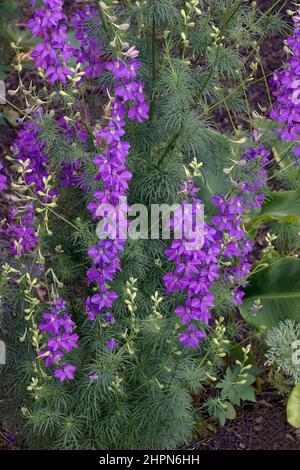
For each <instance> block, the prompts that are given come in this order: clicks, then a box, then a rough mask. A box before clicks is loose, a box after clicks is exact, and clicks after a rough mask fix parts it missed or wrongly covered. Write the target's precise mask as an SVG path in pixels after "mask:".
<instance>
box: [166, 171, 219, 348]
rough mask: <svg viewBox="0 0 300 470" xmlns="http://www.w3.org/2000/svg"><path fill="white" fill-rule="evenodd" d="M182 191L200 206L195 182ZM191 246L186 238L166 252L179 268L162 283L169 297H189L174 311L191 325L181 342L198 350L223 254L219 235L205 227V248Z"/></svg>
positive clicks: (212, 303) (205, 225)
mask: <svg viewBox="0 0 300 470" xmlns="http://www.w3.org/2000/svg"><path fill="white" fill-rule="evenodd" d="M182 189H183V190H184V191H185V192H186V193H187V194H188V195H189V196H191V197H192V200H193V203H192V204H193V206H196V205H197V204H199V203H200V201H199V200H198V199H197V198H195V197H194V195H195V192H197V188H195V186H194V184H193V181H192V180H189V182H188V184H186V185H184V187H183V188H182ZM185 203H186V201H183V203H182V205H184V204H185ZM190 222H191V223H192V221H190ZM190 242H191V240H187V239H186V237H183V238H182V239H179V240H174V241H173V242H172V244H171V246H170V247H169V248H167V250H166V251H165V254H166V256H167V258H168V260H169V261H170V262H172V263H175V264H176V268H175V270H174V271H173V272H171V273H168V274H165V276H164V278H163V281H164V285H165V288H166V292H167V293H171V292H175V291H183V292H185V293H186V295H187V300H186V302H185V304H184V305H180V306H178V307H177V308H176V309H175V313H176V315H178V316H179V317H181V321H182V324H183V325H185V326H186V325H188V327H187V330H186V331H185V332H184V333H182V334H180V336H179V341H180V342H181V343H183V344H184V345H185V346H186V347H187V348H190V347H193V348H197V347H199V340H201V339H202V338H203V337H204V335H205V334H204V331H203V328H202V325H204V324H207V323H208V322H209V320H210V318H211V312H210V310H211V308H212V307H213V306H214V296H213V294H212V292H211V285H212V283H213V281H215V280H216V279H217V278H218V275H219V266H218V256H219V254H220V252H221V241H220V240H218V237H217V231H216V230H215V229H214V228H213V227H212V226H209V225H208V224H206V223H204V244H203V246H202V248H201V249H198V248H196V249H191V246H190ZM195 324H196V325H197V326H195ZM199 324H200V327H199Z"/></svg>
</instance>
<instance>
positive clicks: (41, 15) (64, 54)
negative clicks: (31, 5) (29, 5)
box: [28, 0, 73, 83]
mask: <svg viewBox="0 0 300 470" xmlns="http://www.w3.org/2000/svg"><path fill="white" fill-rule="evenodd" d="M63 4H64V2H63V0H43V6H44V8H39V9H37V10H36V11H35V12H34V16H33V18H31V19H30V20H29V21H28V26H29V28H30V29H31V31H32V34H33V36H35V37H39V36H41V37H42V38H43V40H42V42H40V43H39V44H38V45H37V46H36V47H35V48H34V50H33V51H32V53H31V55H32V57H33V59H34V60H35V65H36V67H41V68H42V69H44V71H45V74H46V77H47V79H48V80H49V82H51V83H58V82H60V83H66V81H67V76H68V75H70V74H71V70H70V68H69V67H68V66H67V64H66V62H67V61H68V60H69V59H71V57H72V56H73V46H72V44H71V43H70V42H69V39H68V31H67V26H66V24H65V22H66V20H67V17H66V15H65V14H64V13H63Z"/></svg>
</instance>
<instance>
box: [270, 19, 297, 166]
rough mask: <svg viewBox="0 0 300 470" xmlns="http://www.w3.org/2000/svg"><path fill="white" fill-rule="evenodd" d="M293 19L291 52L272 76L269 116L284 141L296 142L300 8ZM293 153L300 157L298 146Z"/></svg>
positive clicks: (289, 43) (289, 45)
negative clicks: (277, 124)
mask: <svg viewBox="0 0 300 470" xmlns="http://www.w3.org/2000/svg"><path fill="white" fill-rule="evenodd" d="M293 20H294V31H293V35H292V36H290V37H289V38H288V39H287V46H288V48H289V50H290V52H291V54H290V56H289V58H288V61H287V64H286V67H285V68H284V69H283V70H282V71H279V72H276V73H275V74H274V75H273V77H272V86H273V94H274V96H275V98H276V102H275V103H274V108H273V110H272V112H271V113H270V116H271V119H274V120H276V121H278V123H279V126H278V128H277V133H278V134H279V136H280V137H281V139H282V140H283V141H286V142H297V141H298V140H299V132H300V106H299V105H300V10H298V11H297V14H296V15H294V16H293ZM294 155H295V157H296V158H299V157H300V150H299V146H295V147H294Z"/></svg>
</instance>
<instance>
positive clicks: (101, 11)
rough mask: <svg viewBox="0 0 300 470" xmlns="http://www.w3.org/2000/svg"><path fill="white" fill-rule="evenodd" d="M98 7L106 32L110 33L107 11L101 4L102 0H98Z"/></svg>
mask: <svg viewBox="0 0 300 470" xmlns="http://www.w3.org/2000/svg"><path fill="white" fill-rule="evenodd" d="M96 8H97V10H98V13H99V16H100V18H101V21H102V26H103V29H104V31H105V32H106V33H108V24H107V19H106V16H105V13H104V11H103V8H102V7H101V5H100V0H96Z"/></svg>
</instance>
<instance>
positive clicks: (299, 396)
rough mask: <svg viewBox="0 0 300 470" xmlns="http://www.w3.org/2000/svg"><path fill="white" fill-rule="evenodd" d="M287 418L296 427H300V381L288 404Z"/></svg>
mask: <svg viewBox="0 0 300 470" xmlns="http://www.w3.org/2000/svg"><path fill="white" fill-rule="evenodd" d="M286 414H287V420H288V422H289V424H290V425H291V426H293V427H294V428H300V382H299V383H298V384H297V385H295V387H294V389H293V390H292V393H291V394H290V397H289V400H288V402H287V406H286Z"/></svg>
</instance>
